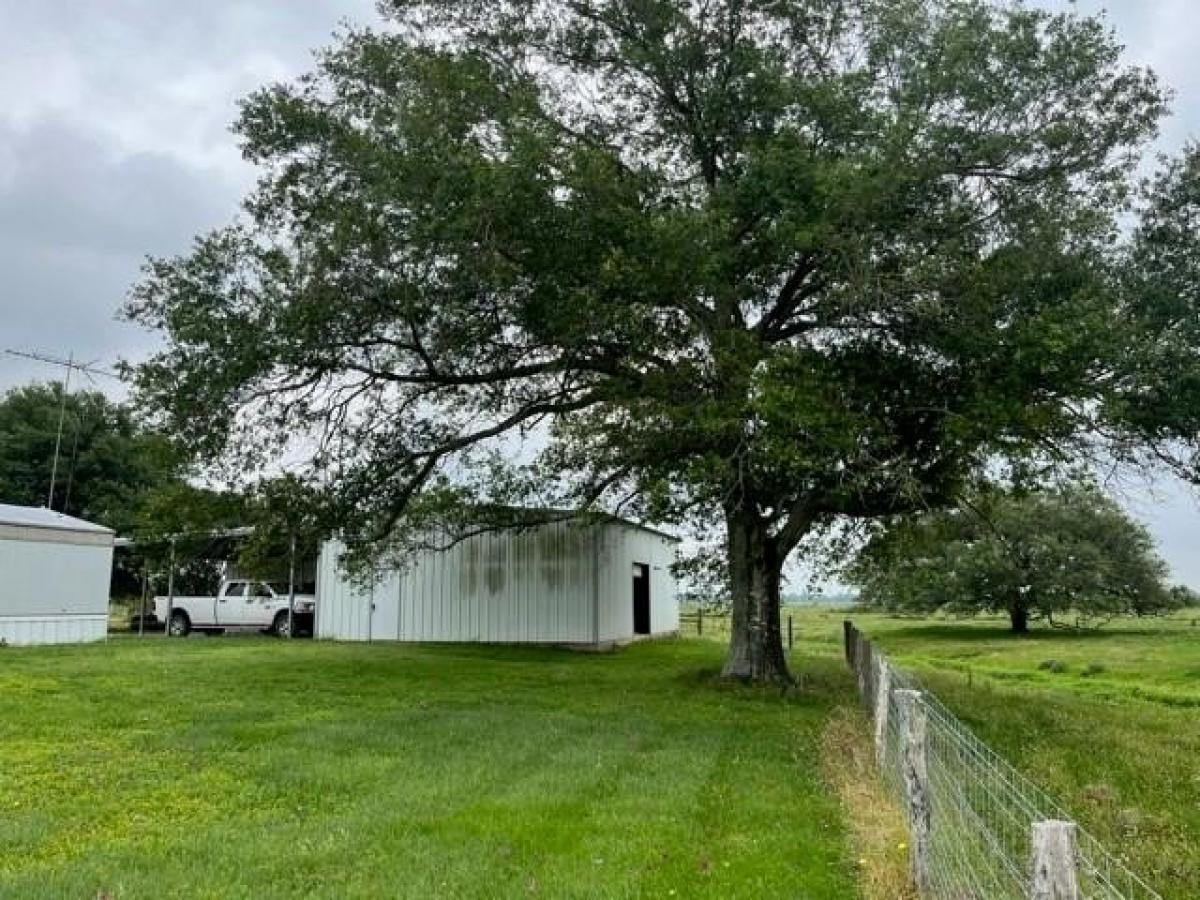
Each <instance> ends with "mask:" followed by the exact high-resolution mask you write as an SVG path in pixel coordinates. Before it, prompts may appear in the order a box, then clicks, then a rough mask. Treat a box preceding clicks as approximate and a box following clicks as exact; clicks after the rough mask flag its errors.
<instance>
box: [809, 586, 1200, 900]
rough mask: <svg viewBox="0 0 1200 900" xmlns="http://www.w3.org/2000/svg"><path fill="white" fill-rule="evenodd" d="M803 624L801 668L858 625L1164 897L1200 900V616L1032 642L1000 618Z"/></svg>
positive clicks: (817, 617) (1044, 632)
mask: <svg viewBox="0 0 1200 900" xmlns="http://www.w3.org/2000/svg"><path fill="white" fill-rule="evenodd" d="M793 615H794V623H795V625H796V628H797V638H798V641H797V645H796V652H797V655H798V656H801V657H802V656H803V655H804V654H805V653H807V654H814V653H815V654H828V653H831V652H834V650H835V647H836V646H837V640H838V638H837V637H834V636H833V635H834V634H835V632H836V626H837V624H838V623H839V622H840V621H841V620H842V619H843V618H847V617H848V618H851V619H853V620H854V621H855V622H856V623H857V624H858V626H859V627H860V628H862V629H863V630H864V631H866V632H867V633H868V634H869V635H870V636H871V637H873V638H875V639H876V640H877V642H878V643H879V645H881V646H882V647H883V649H884V650H885V652H887V653H888V654H889V655H891V656H892V657H893V658H894V659H896V660H898V661H899V662H900V663H901V664H902V665H904V666H906V667H908V668H909V669H911V670H912V671H914V672H915V673H916V674H917V675H918V676H919V677H920V678H921V679H922V681H924V682H925V684H926V685H927V686H928V687H929V688H930V689H931V690H933V691H934V692H935V693H936V694H937V695H938V696H939V697H940V698H941V699H942V700H943V702H945V703H946V704H947V705H948V706H949V707H950V708H951V709H953V710H954V711H955V712H956V713H957V714H958V716H959V717H960V718H961V719H962V720H963V721H964V722H966V723H967V724H968V725H969V726H970V727H971V729H972V730H973V731H974V732H975V733H976V734H977V735H979V736H980V737H981V738H983V739H984V740H985V741H986V742H987V743H989V744H990V745H991V746H992V747H993V748H995V749H996V750H998V751H999V752H1000V753H1001V754H1003V755H1004V756H1005V757H1006V758H1007V759H1008V760H1009V761H1010V762H1012V763H1013V764H1014V765H1015V766H1017V768H1019V769H1020V770H1021V771H1023V772H1024V773H1025V774H1026V775H1028V776H1029V777H1031V778H1032V779H1033V780H1034V781H1035V782H1036V783H1038V784H1039V785H1040V786H1041V787H1043V788H1044V789H1046V790H1047V791H1048V792H1049V793H1050V794H1051V795H1052V796H1054V797H1055V798H1057V799H1058V800H1059V801H1060V802H1061V803H1062V804H1063V805H1064V806H1065V807H1066V808H1067V809H1068V810H1070V811H1071V812H1072V813H1073V814H1074V815H1075V816H1076V818H1077V819H1078V820H1079V821H1080V823H1081V824H1082V825H1083V826H1084V827H1085V828H1087V829H1088V830H1089V831H1091V832H1092V833H1093V834H1094V835H1096V837H1098V838H1099V839H1101V841H1102V842H1103V843H1104V844H1105V846H1106V847H1107V848H1108V849H1109V850H1110V852H1114V853H1115V854H1116V855H1118V856H1120V857H1123V858H1124V859H1125V861H1126V863H1127V865H1129V866H1130V868H1132V869H1133V870H1134V871H1135V872H1137V873H1138V874H1139V875H1141V876H1142V877H1144V878H1146V879H1147V880H1148V881H1149V882H1150V883H1151V884H1152V885H1153V886H1154V887H1156V888H1157V889H1158V890H1160V891H1161V892H1162V894H1163V896H1164V897H1168V898H1174V900H1195V898H1198V897H1200V611H1196V610H1191V611H1186V612H1182V613H1180V614H1178V615H1175V616H1173V617H1170V618H1165V619H1148V620H1120V621H1114V622H1111V623H1109V624H1108V625H1107V626H1106V627H1105V628H1103V629H1101V630H1099V631H1084V632H1076V631H1064V630H1057V629H1050V628H1037V629H1035V630H1034V631H1033V632H1032V633H1030V634H1029V635H1028V636H1025V637H1015V636H1012V635H1010V634H1008V633H1007V631H1006V625H1007V623H1006V622H1005V621H1002V620H1000V619H980V620H959V619H946V618H936V619H900V618H892V617H887V616H882V615H874V614H867V615H864V614H862V613H857V612H854V613H849V612H847V611H804V612H800V611H793ZM1050 662H1055V663H1058V665H1055V666H1054V667H1053V670H1052V669H1051V668H1049V667H1047V665H1046V664H1047V663H1050ZM1089 667H1090V668H1089ZM1055 670H1057V671H1055Z"/></svg>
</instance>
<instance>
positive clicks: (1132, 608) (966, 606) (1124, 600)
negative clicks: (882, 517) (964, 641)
mask: <svg viewBox="0 0 1200 900" xmlns="http://www.w3.org/2000/svg"><path fill="white" fill-rule="evenodd" d="M1166 576H1167V566H1166V563H1164V562H1163V561H1162V560H1161V559H1160V558H1159V557H1158V556H1157V554H1156V553H1155V551H1154V541H1153V540H1152V539H1151V537H1150V534H1149V533H1148V532H1147V531H1146V529H1145V528H1144V527H1143V526H1142V525H1141V524H1140V523H1138V522H1135V521H1133V520H1132V519H1131V518H1130V517H1129V516H1128V515H1126V514H1125V512H1124V511H1123V510H1122V509H1121V508H1120V507H1119V506H1118V505H1117V504H1116V503H1115V502H1113V501H1112V500H1111V499H1109V498H1108V497H1105V496H1104V495H1102V494H1101V493H1099V492H1098V491H1096V490H1094V489H1090V488H1070V489H1061V490H1054V491H1050V492H1045V493H1040V492H1034V493H1001V494H995V493H993V494H985V495H983V496H982V497H979V498H977V499H976V500H975V501H973V502H971V503H969V504H966V505H963V506H961V507H959V508H956V509H947V510H943V511H938V512H930V513H926V514H924V515H917V516H910V517H902V518H899V519H896V520H894V521H893V522H891V523H889V524H887V526H886V527H884V528H882V529H881V530H879V531H878V533H877V534H876V535H875V536H874V537H873V538H872V539H871V540H870V541H868V542H867V543H866V545H865V546H864V547H863V549H862V550H861V551H860V553H859V554H858V557H857V558H856V560H855V561H854V564H853V565H852V566H851V567H850V568H849V570H848V577H849V579H850V581H851V583H854V584H857V585H859V587H860V588H861V590H862V593H861V599H862V601H863V602H864V603H867V604H870V605H872V606H880V607H883V608H885V609H895V610H912V611H919V612H933V611H936V610H947V611H951V612H957V613H964V614H970V613H1003V614H1005V615H1007V616H1008V617H1009V621H1010V622H1011V624H1012V630H1013V631H1014V632H1016V633H1018V634H1023V633H1025V632H1026V631H1028V630H1029V622H1030V621H1031V620H1037V619H1045V620H1046V621H1049V622H1053V620H1054V616H1055V615H1059V616H1060V618H1061V617H1063V616H1065V615H1066V614H1068V613H1075V614H1077V616H1078V617H1079V618H1080V619H1082V620H1089V619H1108V618H1112V617H1113V616H1118V615H1153V614H1155V613H1161V612H1165V611H1167V610H1171V609H1175V608H1178V607H1179V606H1181V605H1182V603H1181V602H1180V601H1181V599H1182V594H1181V593H1180V592H1179V591H1177V590H1174V589H1171V588H1169V587H1168V586H1167V584H1166V583H1165V582H1166Z"/></svg>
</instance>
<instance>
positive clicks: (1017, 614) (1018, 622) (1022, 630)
mask: <svg viewBox="0 0 1200 900" xmlns="http://www.w3.org/2000/svg"><path fill="white" fill-rule="evenodd" d="M1008 619H1009V621H1010V622H1012V632H1013V634H1028V633H1029V610H1028V609H1026V608H1025V606H1024V605H1022V604H1020V603H1014V604H1013V605H1012V606H1010V607H1009V609H1008Z"/></svg>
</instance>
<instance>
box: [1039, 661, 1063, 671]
mask: <svg viewBox="0 0 1200 900" xmlns="http://www.w3.org/2000/svg"><path fill="white" fill-rule="evenodd" d="M1038 668H1039V669H1041V670H1042V671H1043V672H1055V673H1057V674H1062V673H1063V672H1065V671H1067V664H1066V663H1065V662H1063V661H1062V660H1060V659H1043V660H1042V661H1041V662H1040V663H1038Z"/></svg>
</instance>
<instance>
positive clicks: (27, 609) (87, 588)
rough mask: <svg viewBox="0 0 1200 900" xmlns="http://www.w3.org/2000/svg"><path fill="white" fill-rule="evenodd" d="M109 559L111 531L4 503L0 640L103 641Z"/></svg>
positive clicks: (0, 528)
mask: <svg viewBox="0 0 1200 900" xmlns="http://www.w3.org/2000/svg"><path fill="white" fill-rule="evenodd" d="M112 556H113V533H112V532H111V531H109V530H108V529H107V528H102V527H101V526H99V525H93V524H92V523H91V522H85V521H83V520H82V519H74V518H72V517H70V516H64V515H63V514H62V513H56V512H53V511H51V510H48V509H34V508H32V507H27V506H7V505H4V504H0V639H2V640H3V641H5V642H6V643H8V644H73V643H82V642H84V641H98V640H102V639H103V638H104V637H105V635H106V634H107V633H108V588H109V581H110V579H111V577H112Z"/></svg>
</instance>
